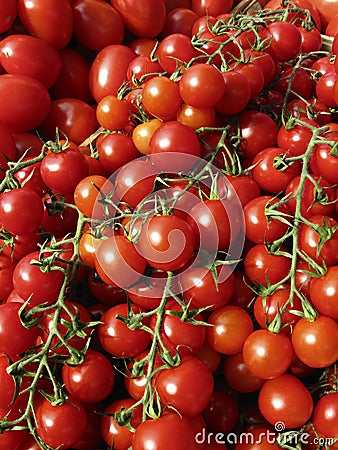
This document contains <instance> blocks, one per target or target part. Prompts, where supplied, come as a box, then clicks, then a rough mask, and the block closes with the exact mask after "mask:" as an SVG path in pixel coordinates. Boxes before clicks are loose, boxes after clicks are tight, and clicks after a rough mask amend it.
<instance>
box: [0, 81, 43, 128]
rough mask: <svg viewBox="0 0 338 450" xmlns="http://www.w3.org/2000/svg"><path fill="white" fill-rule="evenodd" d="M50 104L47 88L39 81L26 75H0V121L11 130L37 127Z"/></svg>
mask: <svg viewBox="0 0 338 450" xmlns="http://www.w3.org/2000/svg"><path fill="white" fill-rule="evenodd" d="M18 106H19V107H18ZM50 106H51V99H50V95H49V93H48V90H47V88H46V87H45V86H44V85H43V84H42V83H40V82H39V81H37V80H35V79H34V78H32V77H30V76H27V75H18V74H5V75H0V121H1V122H2V123H3V124H4V125H5V126H7V127H8V128H9V129H10V130H11V131H13V132H22V131H29V130H32V129H34V128H37V127H38V126H39V125H40V124H41V123H42V122H43V121H44V120H45V118H46V117H47V114H48V112H49V109H50Z"/></svg>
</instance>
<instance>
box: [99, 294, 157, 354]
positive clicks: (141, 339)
mask: <svg viewBox="0 0 338 450" xmlns="http://www.w3.org/2000/svg"><path fill="white" fill-rule="evenodd" d="M132 310H133V311H134V313H141V312H142V309H141V308H140V307H138V306H136V305H134V306H132ZM117 316H122V317H127V316H128V306H127V304H126V303H125V304H123V303H121V304H119V305H116V306H113V307H112V308H110V309H108V310H107V311H106V312H105V313H104V314H103V316H102V317H101V323H100V325H99V327H98V334H99V340H100V343H101V345H102V347H103V348H104V349H105V350H106V351H107V352H108V353H109V354H111V355H114V356H117V357H124V358H130V357H133V356H136V355H139V354H140V353H141V352H143V351H144V350H145V349H146V348H147V346H148V345H149V343H150V334H149V333H148V332H147V331H145V330H140V329H135V330H132V329H130V328H128V326H127V325H126V324H125V323H124V322H123V321H122V320H121V319H119V317H117Z"/></svg>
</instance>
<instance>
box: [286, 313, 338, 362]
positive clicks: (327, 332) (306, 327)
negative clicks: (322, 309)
mask: <svg viewBox="0 0 338 450" xmlns="http://www.w3.org/2000/svg"><path fill="white" fill-rule="evenodd" d="M291 338H292V345H293V349H294V351H295V353H296V355H297V356H298V358H299V359H300V361H302V362H303V363H304V364H306V365H308V366H310V367H314V368H321V367H327V366H330V365H331V364H333V363H334V362H335V361H336V359H337V352H338V350H337V349H338V345H337V343H338V325H337V323H336V322H335V320H334V319H332V318H331V317H327V316H324V315H319V316H318V318H317V319H315V320H313V321H310V320H307V319H305V318H301V319H300V320H298V322H297V323H296V325H295V326H294V329H293V332H292V335H291Z"/></svg>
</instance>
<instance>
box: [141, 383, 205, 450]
mask: <svg viewBox="0 0 338 450" xmlns="http://www.w3.org/2000/svg"><path fill="white" fill-rule="evenodd" d="M189 391H190V389H189ZM147 446H148V447H149V446H151V448H152V449H153V450H172V449H173V448H177V449H179V448H184V449H185V450H198V448H199V445H198V444H197V443H196V441H195V433H194V430H193V427H192V425H191V424H190V421H189V419H188V418H186V417H181V416H180V415H179V414H177V413H175V412H169V413H167V414H165V415H163V416H161V417H160V418H158V419H148V420H146V421H145V422H142V423H141V424H140V425H139V426H138V427H137V428H136V431H135V434H134V438H133V450H144V449H145V448H147Z"/></svg>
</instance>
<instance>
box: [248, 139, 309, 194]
mask: <svg viewBox="0 0 338 450" xmlns="http://www.w3.org/2000/svg"><path fill="white" fill-rule="evenodd" d="M284 156H285V157H286V158H288V157H290V156H291V154H289V152H285V150H282V149H281V148H278V147H269V148H265V149H264V150H261V151H260V152H259V153H257V155H256V156H255V157H254V158H253V160H252V165H253V166H254V167H253V168H252V170H251V174H252V178H253V179H254V180H255V181H256V183H257V184H258V186H259V187H260V189H262V190H263V191H267V192H272V193H276V194H277V193H279V192H281V191H284V190H285V189H286V187H287V185H288V184H289V183H290V181H291V180H292V179H293V178H294V177H295V176H297V175H298V174H299V173H300V170H301V166H300V163H299V161H295V162H293V163H292V164H291V165H290V164H288V163H285V162H283V157H284ZM278 159H279V161H278Z"/></svg>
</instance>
